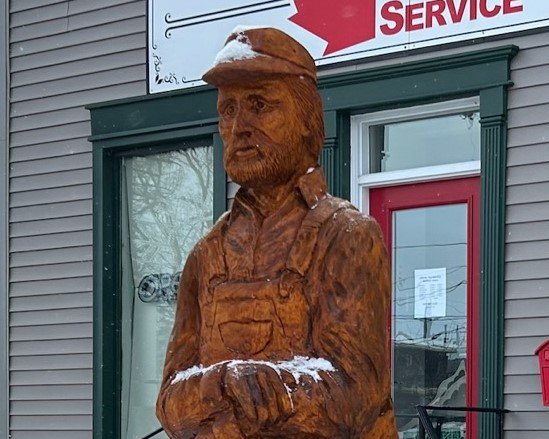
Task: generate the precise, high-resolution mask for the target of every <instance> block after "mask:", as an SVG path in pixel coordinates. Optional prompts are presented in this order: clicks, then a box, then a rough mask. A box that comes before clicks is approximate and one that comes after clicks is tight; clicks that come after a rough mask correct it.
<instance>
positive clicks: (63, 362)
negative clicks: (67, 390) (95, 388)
mask: <svg viewBox="0 0 549 439" xmlns="http://www.w3.org/2000/svg"><path fill="white" fill-rule="evenodd" d="M91 361H92V354H91V353H87V354H53V355H25V356H17V355H14V356H12V357H11V364H10V369H11V370H12V371H16V370H68V369H84V368H88V367H89V365H90V364H91Z"/></svg>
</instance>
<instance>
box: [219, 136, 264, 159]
mask: <svg viewBox="0 0 549 439" xmlns="http://www.w3.org/2000/svg"><path fill="white" fill-rule="evenodd" d="M271 144H272V141H271V139H270V138H269V137H268V136H266V135H263V134H261V133H254V134H253V135H252V136H250V137H248V138H245V139H243V138H240V139H232V140H229V141H228V142H226V145H225V154H226V156H227V157H229V158H233V157H235V156H239V155H241V154H245V153H247V152H250V153H251V151H255V152H257V154H258V155H259V157H261V158H263V157H265V154H266V153H265V149H268V147H269V146H270V145H271Z"/></svg>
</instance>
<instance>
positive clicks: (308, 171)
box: [305, 166, 315, 174]
mask: <svg viewBox="0 0 549 439" xmlns="http://www.w3.org/2000/svg"><path fill="white" fill-rule="evenodd" d="M314 170H315V168H314V167H312V166H311V167H310V168H309V169H307V172H306V173H305V174H310V173H311V172H313V171H314Z"/></svg>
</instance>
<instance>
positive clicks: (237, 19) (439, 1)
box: [148, 0, 549, 93]
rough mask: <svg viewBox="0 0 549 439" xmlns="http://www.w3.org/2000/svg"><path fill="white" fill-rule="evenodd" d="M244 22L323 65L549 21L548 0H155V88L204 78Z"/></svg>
mask: <svg viewBox="0 0 549 439" xmlns="http://www.w3.org/2000/svg"><path fill="white" fill-rule="evenodd" d="M237 25H255V26H257V25H260V26H263V25H265V26H273V27H277V28H279V29H281V30H283V31H285V32H287V33H288V34H290V35H292V36H293V37H294V38H295V39H297V40H298V41H299V42H301V44H303V45H304V46H305V47H306V48H307V49H308V50H309V51H310V53H311V54H312V55H313V57H314V58H315V60H316V62H317V64H318V65H325V64H331V63H336V62H340V61H347V60H352V59H358V58H364V57H368V56H374V55H379V54H384V53H390V52H396V51H403V50H409V49H415V48H418V47H426V46H433V45H438V44H444V43H448V42H452V41H461V40H467V39H473V38H479V37H484V36H489V35H498V34H504V33H508V32H514V31H518V30H525V29H531V28H535V27H542V26H548V25H549V1H548V0H262V1H258V0H255V1H252V0H149V16H148V26H149V28H148V30H149V32H148V40H149V41H148V57H149V65H148V69H149V91H150V92H151V93H157V92H162V91H168V90H175V89H180V88H186V87H192V86H195V85H201V84H202V82H201V80H200V78H201V76H202V74H203V73H204V72H205V71H206V70H207V69H208V68H209V67H210V66H211V64H212V62H213V60H214V58H215V55H216V54H217V52H218V51H219V50H220V49H221V48H222V47H223V44H224V42H225V40H226V38H227V36H228V35H229V34H230V33H231V31H232V29H234V28H235V27H236V26H237Z"/></svg>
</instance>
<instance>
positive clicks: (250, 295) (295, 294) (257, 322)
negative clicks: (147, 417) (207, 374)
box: [199, 197, 351, 366]
mask: <svg viewBox="0 0 549 439" xmlns="http://www.w3.org/2000/svg"><path fill="white" fill-rule="evenodd" d="M349 207H351V205H350V204H349V203H344V202H341V200H337V201H335V199H333V198H331V197H328V198H325V199H324V200H322V201H321V202H319V204H318V205H317V206H316V208H315V209H311V210H309V211H308V212H307V214H306V215H305V217H304V218H303V221H302V222H301V225H300V227H299V230H298V233H297V236H296V239H295V241H294V243H293V245H292V247H291V250H290V252H289V255H288V258H287V260H286V263H285V268H284V270H283V271H282V273H280V274H279V275H278V276H277V277H275V278H263V279H255V280H250V281H242V280H230V279H227V270H226V269H225V274H224V279H222V280H221V281H220V280H219V279H217V280H216V282H215V285H214V284H212V283H210V285H209V286H208V288H204V289H203V291H202V295H201V297H200V299H199V300H200V302H201V303H200V306H201V310H202V324H201V334H200V338H201V340H202V343H201V346H200V361H201V363H202V364H204V365H206V366H208V365H211V364H214V363H217V362H220V361H226V360H233V359H236V360H245V359H254V360H264V361H282V360H289V359H291V358H293V357H295V356H312V355H314V352H313V350H312V347H311V343H310V335H311V334H310V332H311V315H312V312H311V308H312V307H314V303H311V301H312V300H313V299H312V298H311V297H307V295H306V292H305V286H306V284H307V271H308V269H309V267H310V265H311V261H312V257H313V252H314V249H315V247H316V243H317V239H318V234H319V231H320V228H321V227H322V224H323V223H324V221H325V220H327V219H328V218H330V217H331V216H332V215H333V214H334V213H335V212H337V211H338V210H340V209H345V208H349Z"/></svg>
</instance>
